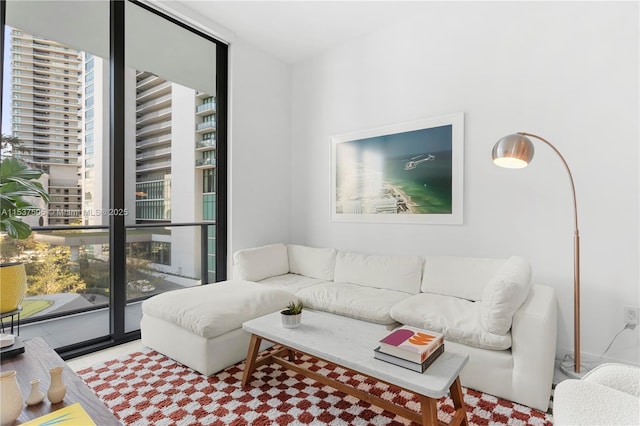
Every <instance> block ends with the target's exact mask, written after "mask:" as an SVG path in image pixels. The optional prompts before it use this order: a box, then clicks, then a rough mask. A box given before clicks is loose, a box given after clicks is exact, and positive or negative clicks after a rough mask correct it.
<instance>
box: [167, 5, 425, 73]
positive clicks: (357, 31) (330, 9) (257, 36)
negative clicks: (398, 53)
mask: <svg viewBox="0 0 640 426" xmlns="http://www.w3.org/2000/svg"><path fill="white" fill-rule="evenodd" d="M179 3H180V4H181V5H183V6H184V7H186V8H188V9H190V10H191V11H192V12H195V15H202V16H203V17H204V18H206V19H207V20H210V21H213V22H215V23H217V24H220V25H222V26H224V27H226V28H228V29H229V30H231V31H233V33H234V34H235V35H236V36H237V37H239V38H241V39H243V40H245V41H248V42H249V43H251V44H253V45H255V46H257V47H259V48H260V49H262V50H264V51H266V52H269V53H271V54H272V55H274V56H276V57H278V58H280V59H281V60H283V61H284V62H287V63H290V64H293V63H296V62H300V61H303V60H305V59H307V58H310V57H313V56H315V55H318V54H320V53H322V52H323V51H325V50H327V49H331V48H333V47H336V46H338V45H340V44H342V43H345V42H347V41H349V40H353V39H356V38H359V37H362V36H364V35H366V34H368V33H371V32H373V31H376V30H377V29H380V28H382V27H384V26H387V25H390V24H392V23H394V22H395V21H397V20H399V19H403V18H405V17H409V16H411V15H413V14H414V13H415V12H416V11H417V10H418V9H424V6H425V3H426V2H416V1H413V2H407V1H193V0H183V1H179Z"/></svg>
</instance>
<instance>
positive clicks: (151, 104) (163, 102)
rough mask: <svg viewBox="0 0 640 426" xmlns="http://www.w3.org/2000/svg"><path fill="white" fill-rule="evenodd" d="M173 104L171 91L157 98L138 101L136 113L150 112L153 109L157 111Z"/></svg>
mask: <svg viewBox="0 0 640 426" xmlns="http://www.w3.org/2000/svg"><path fill="white" fill-rule="evenodd" d="M170 106H171V93H169V94H167V95H163V96H160V97H158V98H155V99H151V100H149V101H147V102H142V103H138V106H137V107H136V114H138V115H141V114H148V113H149V112H152V111H157V110H159V109H162V108H166V107H170Z"/></svg>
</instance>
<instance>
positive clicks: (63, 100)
mask: <svg viewBox="0 0 640 426" xmlns="http://www.w3.org/2000/svg"><path fill="white" fill-rule="evenodd" d="M81 63H82V53H81V52H79V51H77V50H73V49H70V48H68V47H66V46H64V45H62V44H60V43H56V42H54V41H50V40H46V39H43V38H39V37H37V36H33V35H30V34H27V33H24V32H22V31H20V30H17V29H13V30H12V31H11V84H12V87H11V89H12V90H11V93H12V97H13V99H12V108H11V110H12V132H13V136H15V137H17V138H18V139H19V140H20V142H21V143H22V146H23V147H24V148H26V150H27V152H25V153H21V154H20V157H21V158H22V159H23V160H24V161H26V162H27V163H29V164H30V165H31V166H32V167H35V168H37V169H40V170H42V171H43V172H44V173H47V174H48V175H49V179H48V182H45V185H46V186H48V188H49V194H50V195H51V197H50V201H49V205H48V206H47V211H48V214H47V215H46V216H44V217H43V220H42V223H41V224H43V225H47V224H48V225H64V224H69V223H71V222H73V221H75V220H78V219H79V218H80V217H81V196H82V194H81V187H80V181H79V176H78V172H79V164H78V158H79V156H80V143H81V139H80V132H81V123H82V119H81V117H80V114H81V109H82V105H81V100H82V99H81V97H82V92H81V87H82V82H81V74H82V69H81Z"/></svg>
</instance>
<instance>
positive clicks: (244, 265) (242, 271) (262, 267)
mask: <svg viewBox="0 0 640 426" xmlns="http://www.w3.org/2000/svg"><path fill="white" fill-rule="evenodd" d="M233 264H234V270H235V277H234V278H236V279H239V280H247V281H260V280H263V279H265V278H269V277H275V276H276V275H284V274H286V273H288V272H289V258H288V255H287V246H285V245H284V244H281V243H278V244H271V245H268V246H262V247H255V248H248V249H244V250H238V251H237V252H235V253H234V254H233Z"/></svg>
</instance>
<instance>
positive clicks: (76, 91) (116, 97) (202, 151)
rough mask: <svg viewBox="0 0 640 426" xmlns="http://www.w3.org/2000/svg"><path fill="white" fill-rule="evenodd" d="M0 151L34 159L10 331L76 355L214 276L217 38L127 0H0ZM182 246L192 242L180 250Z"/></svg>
mask: <svg viewBox="0 0 640 426" xmlns="http://www.w3.org/2000/svg"><path fill="white" fill-rule="evenodd" d="M2 18H3V24H5V25H4V28H3V31H4V32H3V46H4V47H3V50H4V55H3V66H2V70H3V77H4V79H3V80H4V82H5V84H3V91H2V98H3V114H2V115H3V117H2V133H3V135H6V136H7V137H12V141H13V146H12V148H10V149H8V150H6V152H3V155H13V156H16V157H20V158H21V159H22V160H24V161H25V162H27V163H28V164H30V165H31V166H32V167H35V168H38V169H40V170H42V171H43V173H44V174H43V177H42V182H43V184H44V186H45V188H47V190H48V192H49V194H50V201H49V203H48V204H47V205H44V204H43V205H42V206H41V207H42V208H41V212H42V213H41V214H40V215H37V216H32V217H28V218H25V220H26V221H28V222H29V223H30V224H31V225H32V226H33V229H34V232H33V233H32V236H31V237H29V238H28V239H27V240H20V241H17V240H11V239H9V238H7V237H2V236H0V253H1V255H2V261H10V260H22V261H24V262H25V263H26V266H27V271H28V272H29V284H28V297H27V298H26V299H25V302H24V304H23V305H24V306H23V307H24V308H25V310H24V311H23V321H22V327H21V332H22V333H23V334H25V335H27V337H28V336H30V335H42V336H43V337H45V339H46V340H47V341H48V342H49V343H50V344H51V345H52V346H53V347H55V348H57V349H59V350H61V351H62V352H67V353H69V354H72V353H74V352H75V353H80V352H82V351H85V350H86V349H85V347H86V346H87V345H89V344H91V345H93V346H94V347H99V346H104V345H108V344H112V343H114V342H120V341H125V340H130V339H132V338H136V337H137V336H139V320H140V316H141V313H140V303H141V301H142V300H144V299H145V298H147V297H150V296H151V295H153V294H157V293H160V292H164V291H168V290H173V289H179V288H184V287H189V286H194V285H201V284H205V283H210V282H215V281H220V280H223V279H225V278H226V270H225V264H226V252H225V247H226V242H225V241H224V239H225V236H226V229H224V228H225V226H226V218H225V210H226V203H225V200H226V197H225V189H226V188H225V186H226V177H225V175H226V170H225V169H226V167H225V165H226V154H225V153H226V149H225V148H226V122H225V121H226V87H227V85H226V76H227V73H226V66H227V58H226V52H227V49H226V46H225V45H224V44H222V43H220V42H218V41H216V40H214V39H213V38H211V37H210V36H208V35H206V34H202V33H200V32H198V31H194V30H193V29H191V28H189V27H187V26H186V25H184V24H182V23H181V22H178V21H175V20H173V19H171V18H167V17H166V16H164V15H163V14H162V13H159V12H158V11H156V10H154V9H151V8H150V7H149V6H145V5H142V4H139V3H137V2H129V1H128V2H120V1H114V2H108V1H82V2H81V1H75V2H68V1H49V2H14V1H10V2H4V1H3V2H2ZM194 253H195V254H196V255H194Z"/></svg>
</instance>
